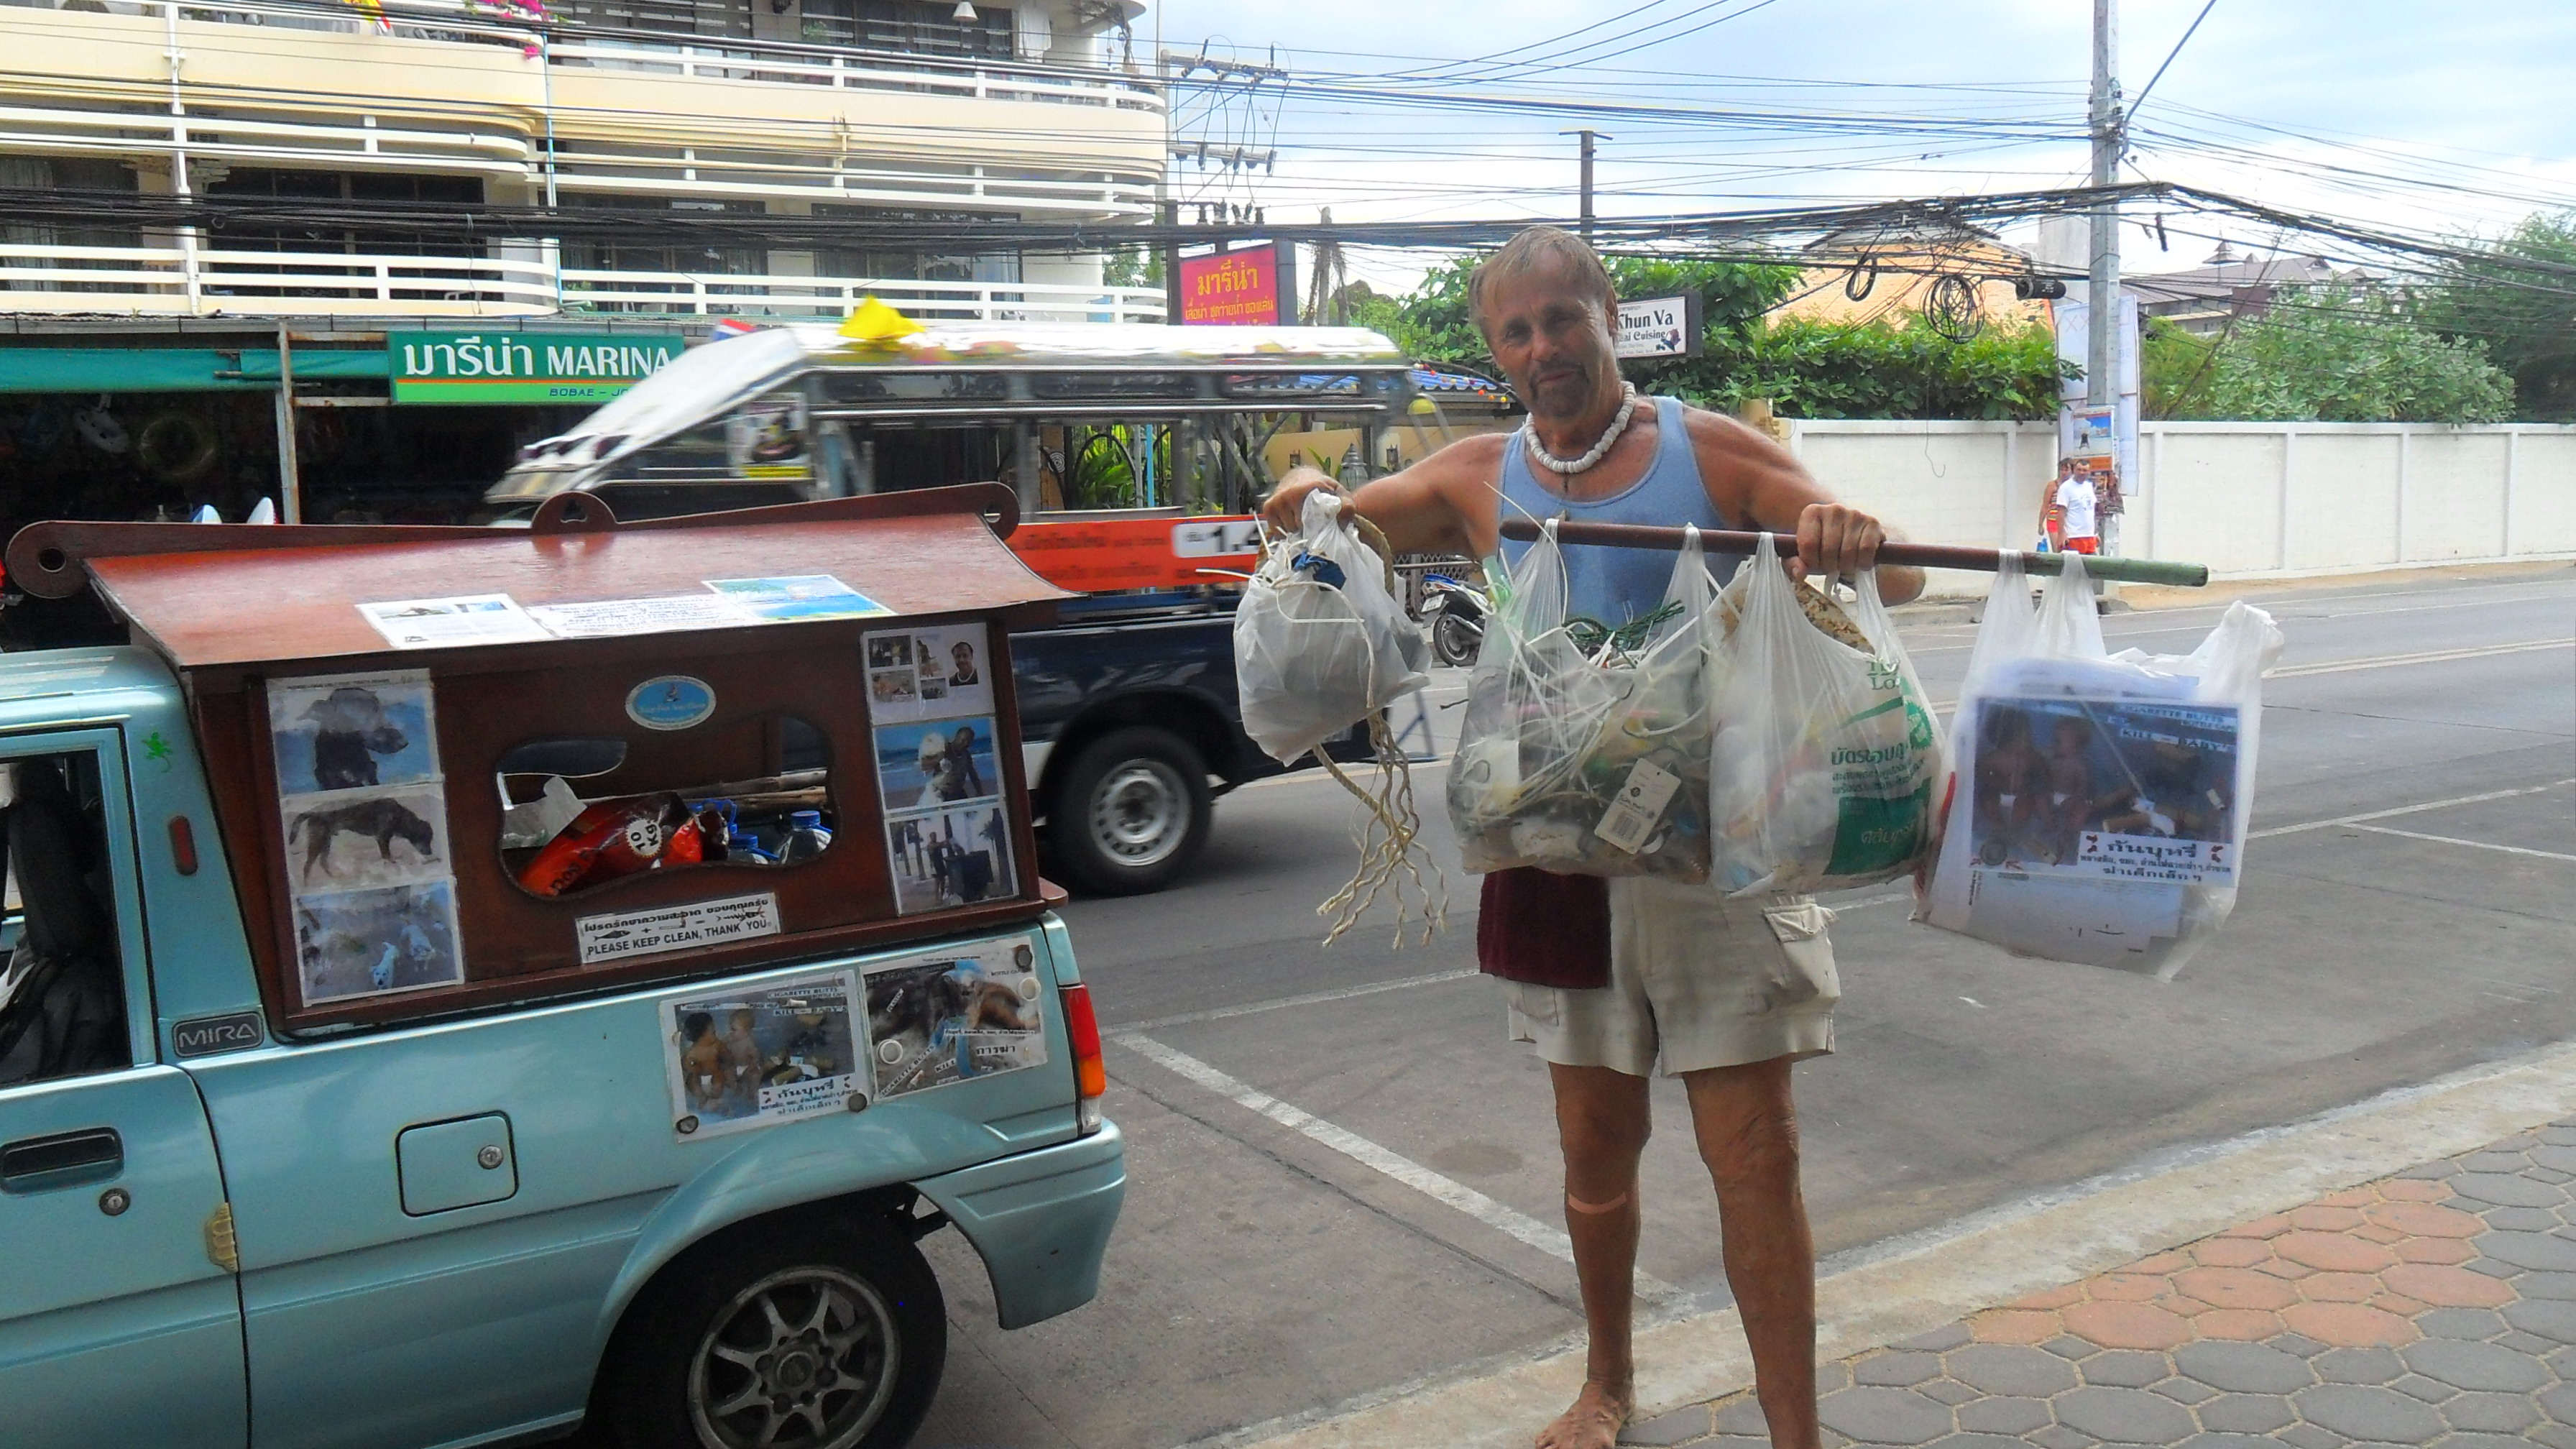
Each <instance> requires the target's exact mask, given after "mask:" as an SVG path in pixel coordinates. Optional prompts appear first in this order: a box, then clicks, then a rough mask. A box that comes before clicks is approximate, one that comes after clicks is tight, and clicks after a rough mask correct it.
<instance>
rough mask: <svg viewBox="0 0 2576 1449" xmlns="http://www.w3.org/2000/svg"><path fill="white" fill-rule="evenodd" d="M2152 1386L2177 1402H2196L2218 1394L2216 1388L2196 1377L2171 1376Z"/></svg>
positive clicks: (2157, 1391)
mask: <svg viewBox="0 0 2576 1449" xmlns="http://www.w3.org/2000/svg"><path fill="white" fill-rule="evenodd" d="M2153 1388H2154V1391H2155V1392H2156V1393H2159V1394H2162V1395H2164V1396H2165V1397H2166V1398H2168V1399H2171V1400H2173V1401H2174V1402H2175V1403H2177V1404H2197V1403H2199V1402H2200V1401H2201V1400H2203V1399H2210V1398H2216V1397H2217V1396H2218V1390H2216V1389H2213V1388H2211V1387H2210V1386H2209V1385H2207V1384H2204V1383H2202V1382H2201V1381H2200V1380H2198V1379H2185V1378H2171V1379H2166V1380H2165V1381H2164V1382H2163V1383H2160V1384H2156V1385H2154V1386H2153Z"/></svg>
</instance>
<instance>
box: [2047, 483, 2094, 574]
mask: <svg viewBox="0 0 2576 1449" xmlns="http://www.w3.org/2000/svg"><path fill="white" fill-rule="evenodd" d="M2101 499H2102V496H2101V493H2100V491H2099V490H2098V489H2097V488H2096V487H2095V486H2094V482H2093V478H2092V476H2091V475H2090V474H2087V473H2083V472H2080V471H2078V470H2077V469H2076V467H2075V465H2074V464H2073V463H2066V464H2062V465H2060V466H2059V468H2058V470H2057V483H2056V486H2055V487H2054V488H2053V489H2051V491H2050V494H2049V506H2048V533H2049V539H2050V543H2051V546H2052V547H2055V548H2056V549H2058V550H2059V551H2061V552H2064V553H2098V552H2100V551H2101V547H2102V541H2101V537H2100V534H2099V532H2098V529H2099V525H2098V524H2097V523H2096V522H2095V517H2096V513H2097V510H2098V509H2099V508H2100V505H2101Z"/></svg>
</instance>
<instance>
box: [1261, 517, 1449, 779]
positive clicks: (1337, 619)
mask: <svg viewBox="0 0 2576 1449" xmlns="http://www.w3.org/2000/svg"><path fill="white" fill-rule="evenodd" d="M1345 506H1347V500H1345V499H1343V498H1342V497H1341V496H1340V495H1339V494H1336V493H1333V492H1332V491H1330V490H1328V489H1320V488H1319V489H1317V490H1315V491H1314V492H1312V493H1309V494H1308V495H1306V502H1305V508H1304V511H1303V514H1302V516H1301V517H1300V519H1299V522H1298V528H1297V531H1296V532H1294V533H1291V534H1287V535H1285V536H1283V537H1280V538H1277V539H1274V540H1272V542H1271V543H1270V545H1269V547H1268V549H1267V550H1266V551H1265V552H1264V554H1263V556H1262V560H1261V565H1260V567H1259V569H1258V570H1257V571H1256V572H1255V573H1254V574H1253V576H1252V579H1251V581H1250V582H1249V583H1248V584H1246V585H1245V587H1244V591H1243V602H1242V603H1241V604H1240V605H1238V606H1237V607H1236V608H1235V611H1234V680H1235V690H1236V696H1237V699H1238V701H1239V702H1240V703H1241V705H1242V708H1243V729H1244V733H1246V734H1248V735H1250V736H1252V741H1253V743H1254V744H1257V745H1259V746H1261V748H1262V750H1263V752H1264V753H1266V754H1268V755H1269V756H1270V757H1271V758H1272V759H1274V760H1277V761H1278V762H1279V763H1281V764H1283V765H1288V764H1294V763H1296V761H1297V759H1298V757H1299V756H1301V755H1304V754H1305V753H1306V752H1307V751H1309V750H1312V749H1314V748H1315V747H1316V746H1318V745H1321V744H1323V743H1324V742H1325V741H1326V740H1329V739H1331V738H1333V737H1334V736H1336V735H1339V734H1342V733H1343V732H1345V731H1347V730H1348V729H1350V727H1351V726H1353V725H1355V724H1358V723H1360V722H1361V721H1363V720H1366V719H1370V718H1373V717H1374V716H1375V715H1376V714H1377V712H1378V711H1380V710H1382V709H1384V708H1385V707H1386V706H1387V705H1389V704H1391V703H1393V702H1394V701H1395V700H1397V699H1398V698H1400V697H1402V696H1404V695H1406V694H1410V693H1412V692H1413V691H1414V690H1417V689H1420V688H1421V687H1422V686H1423V684H1424V683H1425V676H1424V675H1423V673H1422V663H1423V659H1424V657H1425V650H1426V649H1427V647H1428V646H1427V645H1426V644H1425V643H1424V641H1423V637H1422V631H1421V630H1420V629H1419V628H1417V627H1415V626H1414V624H1413V622H1412V621H1411V620H1409V619H1407V618H1406V617H1405V614H1404V608H1403V606H1402V605H1400V604H1398V603H1397V602H1396V599H1395V593H1394V590H1393V587H1392V583H1391V579H1390V572H1391V571H1390V570H1389V568H1388V564H1387V560H1386V559H1385V558H1383V557H1382V556H1380V555H1379V554H1378V553H1376V552H1375V551H1373V550H1372V549H1371V548H1370V547H1369V546H1368V545H1367V544H1366V543H1363V542H1362V541H1361V540H1360V538H1359V537H1358V535H1357V534H1356V533H1354V532H1353V531H1352V530H1351V529H1349V528H1346V527H1344V526H1343V525H1342V523H1341V520H1340V515H1341V511H1342V509H1343V508H1344V507H1345Z"/></svg>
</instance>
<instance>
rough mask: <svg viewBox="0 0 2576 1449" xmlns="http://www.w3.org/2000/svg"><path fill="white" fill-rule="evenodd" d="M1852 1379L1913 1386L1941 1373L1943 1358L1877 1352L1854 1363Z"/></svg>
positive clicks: (1931, 1355) (1886, 1386) (1877, 1383)
mask: <svg viewBox="0 0 2576 1449" xmlns="http://www.w3.org/2000/svg"><path fill="white" fill-rule="evenodd" d="M1851 1372H1852V1382H1853V1383H1856V1384H1876V1385H1878V1386H1880V1387H1882V1388H1898V1389H1910V1388H1912V1387H1914V1386H1915V1385H1916V1384H1919V1383H1921V1382H1923V1381H1924V1380H1925V1379H1929V1378H1937V1377H1939V1376H1940V1373H1941V1358H1940V1355H1938V1354H1930V1353H1874V1354H1871V1355H1870V1356H1869V1357H1867V1358H1865V1359H1860V1360H1858V1361H1856V1362H1854V1363H1853V1364H1852V1366H1851Z"/></svg>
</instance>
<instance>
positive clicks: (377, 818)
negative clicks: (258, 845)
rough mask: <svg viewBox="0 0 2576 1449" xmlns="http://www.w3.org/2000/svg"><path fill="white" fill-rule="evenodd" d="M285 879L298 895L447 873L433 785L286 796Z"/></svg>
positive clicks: (441, 810)
mask: <svg viewBox="0 0 2576 1449" xmlns="http://www.w3.org/2000/svg"><path fill="white" fill-rule="evenodd" d="M283 814H284V817H285V821H284V823H285V829H286V868H287V879H288V880H289V881H290V882H291V883H292V885H293V888H294V890H295V891H296V893H297V894H299V895H302V894H304V893H307V892H319V891H341V890H353V889H358V888H362V887H368V886H392V885H414V884H418V883H420V882H424V881H432V880H444V879H446V878H447V877H448V876H449V875H450V874H451V873H452V872H453V869H454V867H453V864H452V863H451V862H450V861H449V859H448V853H447V792H446V790H445V789H444V788H443V787H442V786H440V785H437V784H428V785H404V786H399V787H397V788H393V789H379V790H333V791H327V792H323V793H319V794H313V795H296V796H290V797H289V798H288V800H287V802H286V807H285V810H284V812H283Z"/></svg>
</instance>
